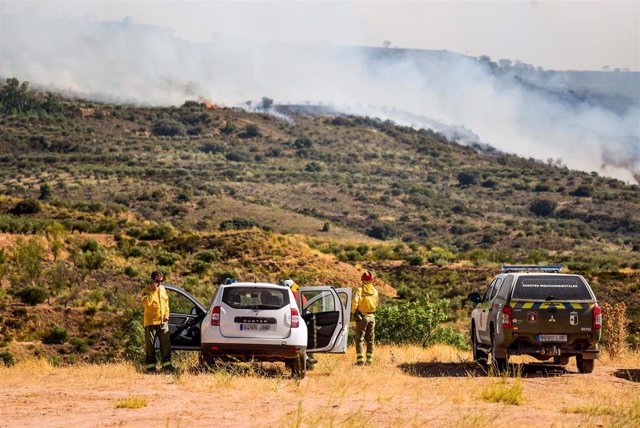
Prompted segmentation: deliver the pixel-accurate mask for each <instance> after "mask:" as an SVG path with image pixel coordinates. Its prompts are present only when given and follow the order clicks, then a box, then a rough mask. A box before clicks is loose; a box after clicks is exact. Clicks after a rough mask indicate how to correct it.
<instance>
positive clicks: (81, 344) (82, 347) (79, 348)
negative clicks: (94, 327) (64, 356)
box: [69, 336, 89, 354]
mask: <svg viewBox="0 0 640 428" xmlns="http://www.w3.org/2000/svg"><path fill="white" fill-rule="evenodd" d="M69 343H70V344H71V345H73V349H75V350H76V352H79V353H82V354H84V353H85V352H88V351H89V345H88V344H87V342H86V341H85V340H83V339H81V338H79V337H75V336H74V337H72V338H71V339H69Z"/></svg>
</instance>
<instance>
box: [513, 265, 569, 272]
mask: <svg viewBox="0 0 640 428" xmlns="http://www.w3.org/2000/svg"><path fill="white" fill-rule="evenodd" d="M562 269H564V266H562V265H555V266H535V265H514V266H511V265H505V266H502V271H503V272H555V273H558V272H560V271H561V270H562Z"/></svg>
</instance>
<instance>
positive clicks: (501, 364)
mask: <svg viewBox="0 0 640 428" xmlns="http://www.w3.org/2000/svg"><path fill="white" fill-rule="evenodd" d="M491 360H492V362H491V364H492V365H493V367H494V369H495V370H496V371H497V372H498V373H504V372H506V371H507V367H508V360H507V358H506V357H504V358H499V357H496V345H495V336H494V334H493V330H491Z"/></svg>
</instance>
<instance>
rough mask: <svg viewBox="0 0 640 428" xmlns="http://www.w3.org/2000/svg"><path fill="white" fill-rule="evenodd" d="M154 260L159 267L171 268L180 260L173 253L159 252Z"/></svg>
mask: <svg viewBox="0 0 640 428" xmlns="http://www.w3.org/2000/svg"><path fill="white" fill-rule="evenodd" d="M156 259H157V261H158V264H159V265H160V266H173V265H174V264H175V263H176V262H177V261H178V260H179V259H180V256H178V255H177V254H175V253H170V252H168V251H164V250H160V251H159V252H158V254H157V256H156Z"/></svg>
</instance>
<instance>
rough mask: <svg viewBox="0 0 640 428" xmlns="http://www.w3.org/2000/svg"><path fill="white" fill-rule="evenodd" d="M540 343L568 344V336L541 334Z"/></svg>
mask: <svg viewBox="0 0 640 428" xmlns="http://www.w3.org/2000/svg"><path fill="white" fill-rule="evenodd" d="M538 340H540V342H566V341H567V335H566V334H541V335H539V336H538Z"/></svg>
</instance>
